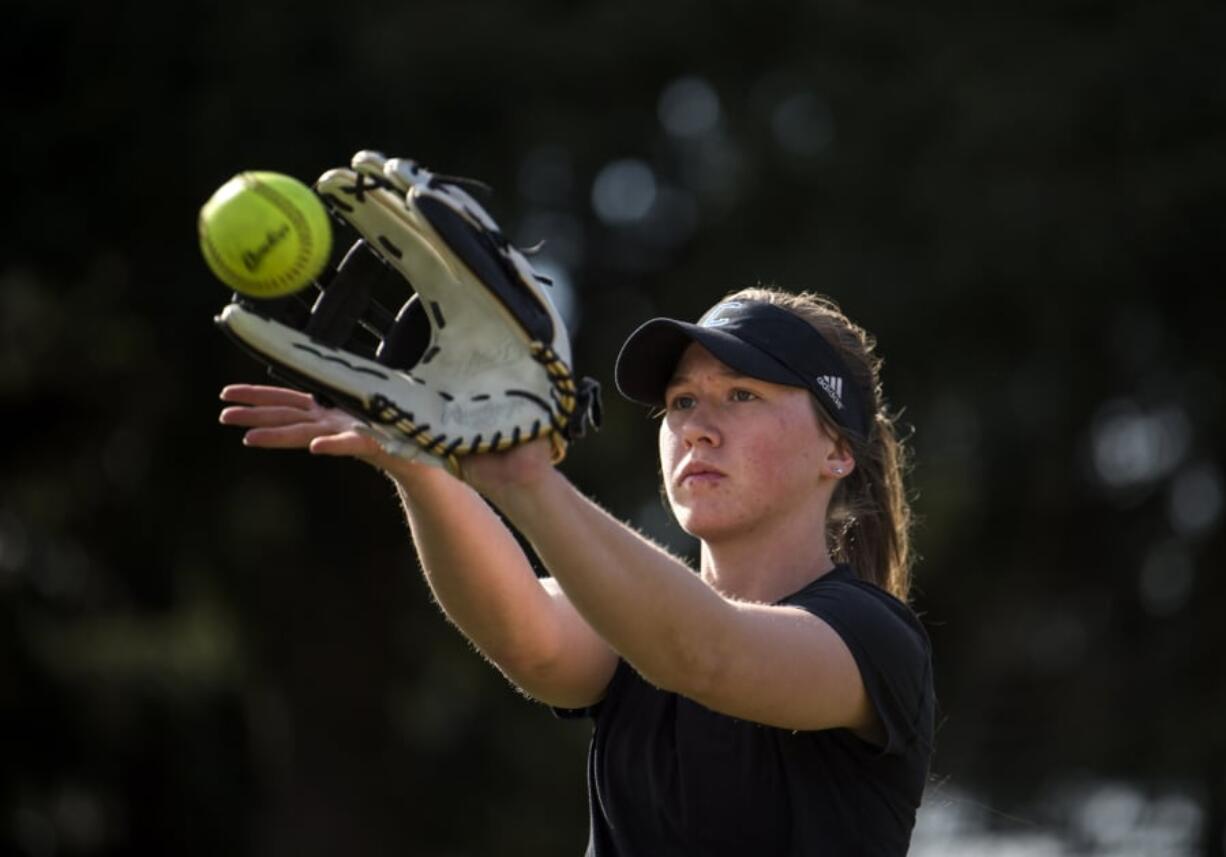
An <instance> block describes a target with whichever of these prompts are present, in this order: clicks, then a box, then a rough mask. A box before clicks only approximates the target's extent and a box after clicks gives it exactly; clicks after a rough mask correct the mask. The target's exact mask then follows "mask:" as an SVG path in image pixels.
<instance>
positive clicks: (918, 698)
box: [221, 288, 934, 857]
mask: <svg viewBox="0 0 1226 857" xmlns="http://www.w3.org/2000/svg"><path fill="white" fill-rule="evenodd" d="M873 347H874V346H873V341H872V339H871V338H870V337H869V336H868V335H867V334H866V333H865V331H864V330H862V329H861V328H860V327H858V326H856V325H855V324H853V323H852V322H851V321H850V320H848V319H847V317H846V316H845V315H843V313H842V312H840V311H839V309H838V308H837V307H836V306H835V305H834V304H833V303H832V302H831V301H829V300H827V299H825V298H821V297H819V296H815V295H810V294H799V295H797V294H792V293H788V292H782V291H778V290H769V289H760V288H754V289H745V290H742V291H739V292H737V293H734V294H732V295H729V296H728V297H727V298H725V299H724V300H723V301H721V302H720V303H719V304H717V305H716V306H715V307H713V308H712V309H711V310H709V311H708V312H707V313H706V314H705V315H704V316H703V318H702V319H700V320H699V322H698V323H697V324H687V323H684V322H680V321H675V320H671V319H655V320H652V321H650V322H648V323H646V324H645V325H643V326H642V327H640V328H639V329H638V330H637V331H635V332H634V333H633V334H632V335H631V337H630V338H629V340H627V342H626V344H625V345H624V346H623V349H622V352H621V354H620V356H619V357H618V363H617V370H616V376H617V384H618V387H619V389H620V390H621V391H622V393H623V394H624V395H626V396H627V397H628V398H630V399H632V400H634V401H637V402H641V403H644V404H647V405H650V406H653V407H657V408H659V409H660V411H661V413H662V419H661V421H660V430H659V446H660V465H661V470H662V473H663V479H664V488H665V491H666V493H667V496H668V500H669V503H670V505H671V507H672V509H673V512H674V514H675V515H676V517H677V520H678V521H679V522H680V524H681V526H682V527H683V528H684V529H685V530H686V532H688V533H690V534H691V535H693V536H695V537H696V538H697V539H699V541H700V544H701V561H700V569H699V573H698V574H695V573H694V572H693V570H691V569H690V568H689V567H688V566H686V565H685V564H684V563H683V562H681V561H680V560H678V559H676V558H674V557H672V556H670V555H669V554H668V553H666V552H665V551H663V550H661V549H660V548H659V547H658V546H656V545H654V544H652V543H651V542H650V541H648V540H646V539H644V538H643V537H642V536H640V535H639V534H638V533H637V532H635V531H634V530H633V529H631V528H630V527H628V526H626V525H625V524H623V523H622V522H620V521H618V520H616V519H614V518H612V517H611V516H609V515H608V514H607V513H606V512H604V511H603V510H601V509H600V508H599V507H597V506H596V505H595V504H593V503H592V502H591V501H589V500H588V499H587V498H585V497H584V496H583V495H581V494H580V493H579V492H578V491H577V490H576V489H575V488H574V487H573V486H571V485H570V483H569V482H567V480H566V479H565V477H563V476H562V475H561V474H560V473H559V472H558V471H557V470H555V469H554V468H553V467H552V466H551V464H550V449H549V446H548V444H547V443H542V442H537V443H533V444H529V445H526V446H522V447H519V448H517V449H515V450H512V451H511V452H508V453H505V454H499V455H484V456H469V457H467V458H465V459H464V460H463V474H462V475H463V479H462V480H461V479H457V478H454V477H452V476H451V475H449V474H448V473H446V472H444V471H443V470H441V469H439V468H434V467H427V466H421V465H415V464H412V463H408V462H405V461H403V460H400V459H396V458H393V457H391V456H388V455H386V454H385V453H383V452H382V451H381V449H380V448H379V446H378V445H377V443H376V442H375V441H374V440H373V439H371V438H370V437H369V436H368V435H366V434H363V433H361V432H360V431H355V430H354V429H355V426H354V423H353V420H352V419H351V418H349V417H348V416H346V415H344V414H342V413H339V412H336V411H332V410H327V409H324V408H321V407H319V406H318V405H317V404H316V403H315V402H314V401H313V400H312V399H311V397H310V396H307V395H304V394H301V393H298V392H294V391H291V390H285V389H279V388H272V387H256V386H231V387H227V388H226V389H225V390H223V392H222V399H223V400H225V401H226V402H229V403H232V404H234V405H238V406H240V407H228V408H226V409H224V410H223V411H222V414H221V421H222V422H223V423H226V424H228V425H236V426H242V427H245V428H247V429H248V430H247V432H246V434H245V435H244V443H245V444H247V445H249V446H257V447H304V448H308V449H309V450H310V451H311V452H312V453H316V454H323V455H349V456H355V457H358V458H361V459H364V460H366V461H368V462H370V463H372V464H374V465H376V466H377V467H380V468H382V469H383V470H384V471H386V472H387V474H388V475H389V476H390V477H391V478H392V479H393V480H395V482H396V485H397V487H398V491H399V493H400V496H401V499H402V500H403V503H404V507H405V510H406V513H407V517H408V522H409V526H410V528H411V530H412V533H413V539H414V541H415V543H416V547H417V550H418V553H419V556H420V558H421V563H422V567H423V569H424V570H425V574H426V577H427V580H428V582H429V585H430V587H431V589H432V590H433V592H434V594H435V596H436V597H437V598H438V601H439V603H440V604H441V605H442V607H443V609H444V611H445V612H446V614H447V616H448V617H449V618H450V619H451V621H452V622H454V623H455V624H456V625H457V626H458V627H459V628H460V630H461V631H462V632H463V633H464V634H466V635H467V636H468V637H469V638H470V639H471V640H472V641H473V643H475V644H476V645H477V647H478V648H479V649H480V650H481V651H482V652H483V653H484V654H485V656H486V657H488V658H489V659H490V660H491V661H492V662H493V663H495V664H496V665H497V666H498V668H499V669H500V670H501V671H502V672H503V673H504V674H505V675H506V676H507V677H508V678H509V679H510V680H511V681H512V682H514V683H515V684H516V685H518V686H519V687H520V688H521V689H523V690H524V691H525V692H526V693H528V694H530V695H531V696H533V697H535V698H537V699H539V700H541V701H542V702H545V703H547V704H549V705H552V706H554V707H555V708H557V709H559V710H561V711H562V712H563V713H571V714H573V713H578V714H581V715H586V716H590V717H591V718H592V719H593V721H594V725H595V731H594V734H593V738H592V744H591V749H590V752H589V760H588V761H589V764H588V787H589V802H590V806H591V825H592V827H591V841H590V844H589V847H588V853H589V854H590V855H599V857H604V855H632V856H633V857H646V855H652V857H654V856H655V855H703V857H711V855H761V856H762V857H765V855H793V854H795V855H801V854H805V855H808V854H814V855H827V854H828V855H839V857H842V855H859V854H864V855H901V854H904V853H906V850H907V846H908V843H909V840H910V835H911V829H912V826H913V824H914V820H915V811H916V809H917V807H918V805H919V802H920V798H921V793H922V791H923V786H924V782H925V779H926V776H927V768H928V762H929V757H930V755H931V748H932V729H933V705H934V696H933V688H932V675H931V656H930V652H929V646H928V640H927V637H926V635H925V633H924V631H923V628H922V627H921V625H920V623H919V621H918V620H917V619H916V617H915V615H914V614H913V613H912V612H911V611H910V610H909V609H908V607H907V606H906V598H907V592H908V585H909V558H910V553H909V542H908V523H909V507H908V503H907V498H906V495H905V493H904V488H903V470H904V463H905V456H904V454H903V448H902V445H901V444H900V442H899V440H898V438H897V437H896V436H895V432H894V427H893V424H892V421H891V419H890V417H889V415H888V414H887V412H886V408H885V402H884V399H883V397H882V392H881V386H880V381H879V377H878V368H879V360H878V359H877V357H876V356H875V355H874V353H873ZM479 494H480V495H484V496H485V497H486V498H488V499H489V500H490V502H492V503H493V504H494V505H495V506H497V507H498V509H499V510H501V512H502V513H503V514H504V515H505V516H506V517H507V518H508V519H509V520H510V521H511V522H512V523H513V524H514V525H515V527H516V528H518V529H519V530H520V532H521V533H522V534H523V535H524V536H525V537H526V538H527V539H528V540H529V542H530V543H531V545H532V547H533V549H534V550H535V551H536V553H537V554H538V556H539V558H540V559H541V561H542V562H543V564H544V565H545V567H546V568H547V569H548V571H549V573H550V575H551V576H550V577H547V578H543V579H538V578H537V577H536V575H535V573H534V572H533V570H532V567H531V565H530V564H529V561H528V559H527V558H526V557H525V556H524V554H523V552H522V551H521V550H520V548H519V546H518V543H517V542H516V540H515V538H514V537H513V536H512V535H511V533H510V532H509V531H508V530H507V529H506V528H505V527H504V526H503V525H502V523H501V522H500V521H499V519H498V517H497V516H496V515H495V514H494V513H493V512H492V511H491V510H490V509H489V508H488V507H487V505H486V504H485V503H484V502H483V501H482V500H481V497H480V496H478V495H479Z"/></svg>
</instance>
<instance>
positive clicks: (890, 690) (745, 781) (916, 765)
mask: <svg viewBox="0 0 1226 857" xmlns="http://www.w3.org/2000/svg"><path fill="white" fill-rule="evenodd" d="M779 603H781V604H789V605H795V606H797V607H801V608H802V609H805V610H807V611H809V612H810V613H812V614H813V615H815V616H817V617H818V618H820V619H822V620H823V621H824V622H826V623H827V624H829V625H830V626H831V627H832V628H833V629H834V630H835V631H836V632H837V633H838V634H839V635H840V637H842V639H843V641H844V642H845V643H846V645H847V647H848V649H849V650H850V651H851V653H852V655H853V657H854V658H855V661H856V663H857V665H858V666H859V668H860V675H861V677H862V679H863V681H864V686H865V688H866V690H867V692H868V696H869V698H870V699H871V701H872V704H873V706H874V708H875V709H876V711H877V714H878V716H879V717H880V719H881V723H882V725H883V726H884V730H885V743H884V745H883V746H876V745H873V744H869V743H867V742H865V741H864V740H862V739H860V738H858V737H856V736H855V735H854V734H852V733H851V732H850V731H849V730H846V729H829V730H821V731H812V732H793V731H791V730H787V729H779V728H775V727H772V726H764V725H762V724H758V723H753V722H749V721H745V720H739V719H737V718H734V717H729V716H727V715H724V714H720V713H718V712H716V711H712V710H710V709H708V708H706V707H704V706H702V705H700V704H698V703H696V702H694V701H692V700H690V699H687V698H685V697H683V696H679V695H677V694H675V693H671V692H668V691H663V690H660V689H658V688H656V687H653V686H652V685H650V684H649V683H648V682H646V681H645V680H644V679H643V678H642V677H641V676H640V675H639V674H638V673H637V672H635V670H634V669H633V667H631V666H630V665H629V664H628V663H626V662H625V661H622V662H621V663H620V664H619V665H618V668H617V670H616V672H615V673H614V676H613V679H612V681H611V682H610V684H609V688H608V690H607V692H606V695H605V698H604V699H603V700H602V701H601V702H600V703H599V704H598V705H597V706H595V707H594V708H592V709H589V710H588V711H587V712H586V713H588V714H589V715H590V716H592V717H593V719H594V722H595V731H594V732H593V735H592V742H591V746H590V748H589V753H588V799H589V807H590V810H591V825H592V826H591V839H590V842H589V845H588V851H587V853H588V855H589V857H672V856H673V855H677V857H680V855H693V857H722V855H729V857H731V855H737V857H746V855H754V857H773V856H774V855H778V857H784V856H785V855H813V857H820V855H831V857H856V855H873V856H874V857H877V855H903V854H905V853H906V851H907V847H908V844H909V842H910V838H911V830H912V827H913V826H914V823H915V813H916V810H917V808H918V807H919V803H920V798H921V795H922V793H923V789H924V782H925V780H926V778H927V772H928V763H929V757H930V755H931V749H932V730H933V709H934V695H933V687H932V667H931V652H930V648H929V643H928V638H927V635H926V634H925V632H924V629H923V627H922V626H921V624H920V622H919V620H918V619H917V618H916V616H915V614H914V613H912V611H911V610H910V609H909V608H908V607H907V606H906V605H905V604H903V603H902V602H901V601H899V600H897V599H895V598H894V597H892V596H891V595H889V594H888V593H886V592H885V591H883V590H881V589H880V588H878V587H877V586H874V585H873V584H871V583H868V582H865V581H862V580H859V579H858V578H857V577H856V576H855V574H854V573H853V572H852V571H851V570H850V569H849V568H847V567H846V566H839V567H837V568H835V569H834V570H832V571H830V572H829V573H827V574H825V575H823V576H822V577H820V578H818V579H817V580H815V581H814V582H813V583H811V584H809V585H808V586H806V587H805V588H804V589H802V590H800V591H799V592H797V593H795V594H793V595H791V596H789V597H788V598H785V599H783V600H782V601H781V602H779Z"/></svg>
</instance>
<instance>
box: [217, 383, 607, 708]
mask: <svg viewBox="0 0 1226 857" xmlns="http://www.w3.org/2000/svg"><path fill="white" fill-rule="evenodd" d="M221 398H222V400H223V401H225V402H227V403H229V404H230V405H231V407H227V408H225V409H224V410H223V411H222V412H221V417H220V419H221V422H222V423H223V424H225V425H233V426H239V427H243V428H246V429H247V431H246V433H245V434H244V436H243V443H244V444H245V445H247V446H253V447H261V448H266V449H307V450H309V451H310V452H311V453H313V454H316V455H341V456H352V457H354V458H358V459H360V460H363V461H365V462H367V463H369V464H371V465H373V466H375V467H378V468H380V469H382V470H383V471H385V472H386V473H387V474H388V475H389V476H390V477H391V478H392V479H393V480H394V481H395V483H396V487H397V491H398V493H399V495H400V497H401V501H402V502H403V504H404V508H405V512H406V516H407V518H408V522H409V526H410V528H411V530H412V534H413V540H414V543H415V545H416V547H417V552H418V556H419V557H420V559H421V564H422V569H423V571H424V572H425V576H426V580H427V583H428V584H429V586H430V589H431V591H432V592H433V594H434V597H435V598H436V599H437V600H438V602H439V604H440V606H441V607H442V608H443V611H444V612H445V613H446V615H447V617H448V618H449V619H450V620H451V621H452V622H453V623H454V624H455V625H456V626H457V627H458V628H459V629H460V630H461V631H462V632H463V633H464V635H465V636H467V637H468V638H469V639H470V640H471V641H472V642H473V644H474V645H476V646H477V648H478V649H479V650H480V651H481V652H482V653H483V654H484V655H485V656H486V657H487V658H489V659H490V660H491V661H492V662H493V663H494V664H495V665H497V666H498V668H499V669H500V670H502V672H503V673H504V674H505V675H506V676H507V677H508V678H509V679H510V680H511V681H512V682H514V683H515V684H516V685H517V686H518V687H520V688H521V689H522V690H523V691H524V692H526V693H527V694H528V695H530V696H533V697H535V698H537V699H540V700H541V701H543V702H547V703H550V704H552V705H558V706H563V707H582V706H585V705H590V704H591V703H593V702H595V701H596V700H598V699H599V698H600V697H601V696H602V695H603V693H604V689H605V687H606V686H607V685H608V682H609V679H610V678H611V677H612V674H613V670H614V668H615V667H616V663H617V661H616V656H615V655H614V653H613V651H612V650H611V649H610V648H609V646H608V645H607V644H606V643H605V642H604V641H603V640H602V639H601V638H600V637H599V636H598V635H597V634H596V633H595V632H594V631H593V630H592V628H591V627H590V626H589V625H588V624H587V622H586V621H584V619H583V618H582V617H581V616H580V614H579V613H578V611H576V610H575V608H574V607H573V606H572V605H571V603H570V601H569V599H568V598H567V596H566V595H565V593H563V592H562V590H561V589H560V588H559V587H558V586H557V584H556V583H555V582H554V581H552V580H548V579H546V580H543V581H542V580H538V578H537V577H536V574H535V572H534V571H533V570H532V567H531V565H530V564H529V562H528V559H527V557H525V556H524V553H523V551H522V550H521V549H520V547H519V544H518V542H517V541H516V540H515V537H514V536H513V535H512V534H511V533H510V531H509V530H508V529H507V527H506V526H505V525H504V524H503V522H502V521H501V520H500V519H499V517H498V516H497V514H495V513H494V511H493V510H492V509H490V507H489V506H488V505H487V504H486V503H485V501H484V500H482V499H481V497H480V496H479V495H478V494H477V493H476V492H475V491H473V490H472V489H471V488H469V487H468V486H467V485H465V484H464V483H463V482H461V481H460V480H458V479H456V478H454V477H453V476H451V475H450V474H448V473H446V472H445V471H443V470H442V469H440V468H436V467H429V466H424V465H420V464H414V463H412V462H409V461H405V460H404V459H400V458H396V457H395V456H391V455H388V454H387V453H386V452H384V451H383V450H382V449H381V448H380V446H379V445H378V443H377V442H376V441H375V440H374V439H373V438H372V437H370V436H369V435H368V434H364V433H362V432H360V431H358V430H357V428H358V426H359V425H360V424H359V423H357V422H356V421H355V420H354V419H353V418H352V417H350V416H349V415H347V414H345V413H343V412H341V411H338V410H335V409H330V408H324V407H322V406H320V405H319V404H318V403H317V402H316V401H315V400H314V399H313V398H312V397H311V396H309V395H307V394H305V393H300V392H297V391H295V390H289V389H285V388H280V387H268V386H259V385H246V384H240V385H232V386H229V387H226V388H225V389H224V390H223V391H222V394H221Z"/></svg>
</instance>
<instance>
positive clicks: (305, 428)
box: [243, 423, 333, 449]
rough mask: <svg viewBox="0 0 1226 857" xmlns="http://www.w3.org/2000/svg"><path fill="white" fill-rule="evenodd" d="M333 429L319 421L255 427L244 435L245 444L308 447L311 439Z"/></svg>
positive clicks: (270, 447)
mask: <svg viewBox="0 0 1226 857" xmlns="http://www.w3.org/2000/svg"><path fill="white" fill-rule="evenodd" d="M330 431H333V429H328V428H326V427H324V426H321V425H319V423H299V424H297V425H290V426H278V427H276V428H253V429H251V430H250V431H248V432H247V433H246V434H244V435H243V446H256V447H259V448H261V449H306V448H307V447H309V446H310V445H311V441H313V440H315V439H316V438H318V437H326V436H327V435H328V433H329V432H330Z"/></svg>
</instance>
